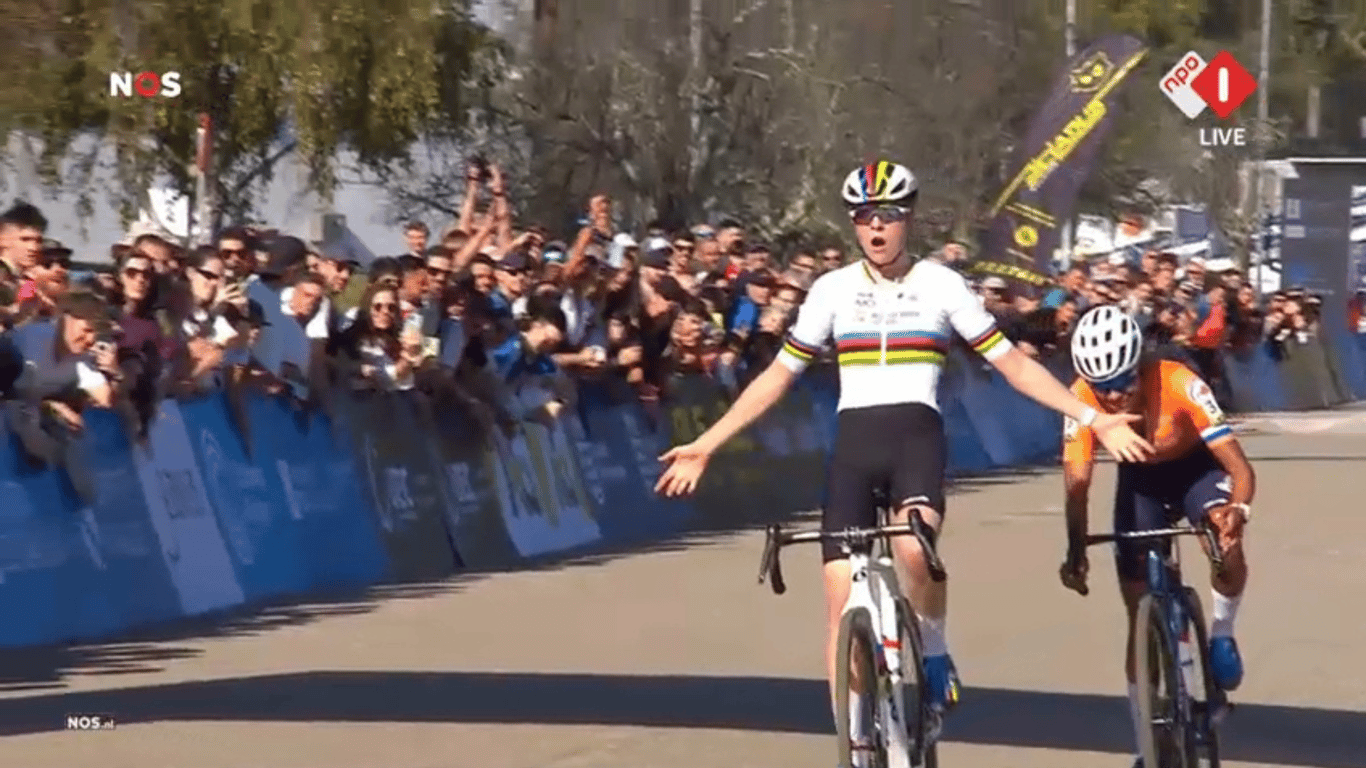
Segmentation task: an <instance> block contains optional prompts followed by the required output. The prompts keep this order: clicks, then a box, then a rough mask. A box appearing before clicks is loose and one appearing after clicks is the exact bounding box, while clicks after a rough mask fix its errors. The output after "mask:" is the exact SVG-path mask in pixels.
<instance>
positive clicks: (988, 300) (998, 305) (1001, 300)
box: [982, 275, 1010, 316]
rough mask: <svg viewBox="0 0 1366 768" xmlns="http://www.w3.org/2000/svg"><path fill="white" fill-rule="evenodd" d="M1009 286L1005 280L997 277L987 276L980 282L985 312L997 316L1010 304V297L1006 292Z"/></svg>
mask: <svg viewBox="0 0 1366 768" xmlns="http://www.w3.org/2000/svg"><path fill="white" fill-rule="evenodd" d="M1009 290H1010V285H1009V284H1007V283H1006V281H1005V278H1003V277H1000V276H999V275H988V276H987V277H986V279H984V280H982V304H983V306H985V307H986V308H987V311H988V312H990V313H991V314H993V315H998V316H999V314H1000V313H1001V312H1002V311H1004V310H1005V308H1006V307H1007V306H1009V304H1010V297H1009V296H1008V295H1007V291H1009Z"/></svg>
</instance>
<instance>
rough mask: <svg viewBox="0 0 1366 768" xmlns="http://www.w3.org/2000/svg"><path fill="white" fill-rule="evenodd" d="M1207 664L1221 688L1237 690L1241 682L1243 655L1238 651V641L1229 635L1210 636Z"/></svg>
mask: <svg viewBox="0 0 1366 768" xmlns="http://www.w3.org/2000/svg"><path fill="white" fill-rule="evenodd" d="M1209 666H1210V671H1211V672H1213V673H1214V682H1215V684H1216V685H1218V686H1219V688H1220V689H1221V690H1225V691H1233V690H1237V688H1238V686H1239V685H1240V684H1241V683H1242V682H1243V657H1242V656H1241V655H1239V653H1238V641H1237V640H1234V639H1233V638H1231V637H1213V638H1210V641H1209Z"/></svg>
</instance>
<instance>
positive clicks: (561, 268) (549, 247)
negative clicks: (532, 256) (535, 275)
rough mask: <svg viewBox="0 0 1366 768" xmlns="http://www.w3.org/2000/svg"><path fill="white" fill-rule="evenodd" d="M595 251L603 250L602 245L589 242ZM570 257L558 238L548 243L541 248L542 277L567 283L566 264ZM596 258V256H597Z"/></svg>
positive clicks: (554, 281)
mask: <svg viewBox="0 0 1366 768" xmlns="http://www.w3.org/2000/svg"><path fill="white" fill-rule="evenodd" d="M589 245H590V247H592V248H593V249H594V252H595V253H598V254H600V253H601V252H602V246H600V245H594V244H591V243H590V244H589ZM568 259H569V253H568V249H567V248H566V247H565V244H564V243H563V242H560V241H558V240H555V241H552V242H549V243H546V244H545V245H544V246H543V247H542V248H541V276H542V279H544V280H546V281H548V282H551V283H554V284H555V285H559V286H562V285H564V283H565V279H566V277H567V276H566V274H565V266H566V262H567V261H568ZM595 260H596V258H595Z"/></svg>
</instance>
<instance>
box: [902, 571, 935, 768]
mask: <svg viewBox="0 0 1366 768" xmlns="http://www.w3.org/2000/svg"><path fill="white" fill-rule="evenodd" d="M896 625H897V634H898V635H899V636H900V641H901V647H900V657H901V690H900V691H896V692H895V694H896V697H895V700H896V705H897V707H898V711H899V714H900V715H901V718H902V721H903V725H904V726H905V728H906V743H907V744H908V745H910V749H911V753H912V756H913V757H914V756H915V755H919V756H920V760H919V761H914V760H913V762H915V764H917V765H920V766H922V767H923V768H936V767H937V766H938V765H939V754H938V752H937V748H936V746H935V743H934V741H933V740H932V738H931V737H932V736H933V734H931V733H930V732H929V720H930V717H929V710H930V698H929V688H928V687H926V685H925V651H924V646H923V645H921V640H920V629H919V624H917V623H916V616H915V611H914V610H912V609H911V603H910V601H909V600H907V599H906V598H904V597H898V598H897V599H896Z"/></svg>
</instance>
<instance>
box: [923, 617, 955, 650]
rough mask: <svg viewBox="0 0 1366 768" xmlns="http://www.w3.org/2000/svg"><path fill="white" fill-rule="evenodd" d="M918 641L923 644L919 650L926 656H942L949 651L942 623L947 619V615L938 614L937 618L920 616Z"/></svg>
mask: <svg viewBox="0 0 1366 768" xmlns="http://www.w3.org/2000/svg"><path fill="white" fill-rule="evenodd" d="M918 618H919V624H920V643H921V645H922V646H923V647H922V649H921V652H922V653H923V654H924V655H926V656H943V655H945V654H947V653H948V652H949V641H948V638H947V637H946V636H945V633H944V624H945V623H946V622H947V621H948V619H947V617H944V616H940V617H939V618H937V619H931V618H927V617H925V616H920V617H918Z"/></svg>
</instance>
